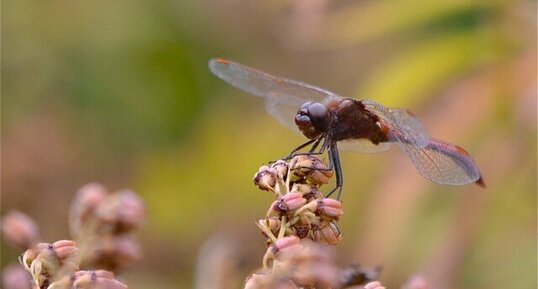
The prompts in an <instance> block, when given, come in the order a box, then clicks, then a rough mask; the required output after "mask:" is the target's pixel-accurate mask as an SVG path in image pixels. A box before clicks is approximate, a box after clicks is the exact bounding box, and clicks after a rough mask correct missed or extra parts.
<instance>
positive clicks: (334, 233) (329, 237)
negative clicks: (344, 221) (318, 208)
mask: <svg viewBox="0 0 538 289" xmlns="http://www.w3.org/2000/svg"><path fill="white" fill-rule="evenodd" d="M341 240H342V234H341V233H340V230H339V229H338V227H337V226H336V224H335V223H334V222H328V223H326V224H324V225H322V226H321V228H320V229H318V230H316V231H314V241H318V242H324V243H327V244H329V245H336V244H338V242H340V241H341Z"/></svg>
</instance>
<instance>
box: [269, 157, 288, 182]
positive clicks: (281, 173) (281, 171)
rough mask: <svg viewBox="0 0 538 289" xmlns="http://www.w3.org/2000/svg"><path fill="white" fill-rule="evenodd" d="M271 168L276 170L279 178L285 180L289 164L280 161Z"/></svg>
mask: <svg viewBox="0 0 538 289" xmlns="http://www.w3.org/2000/svg"><path fill="white" fill-rule="evenodd" d="M271 168H273V169H275V171H276V173H277V176H278V177H279V178H281V179H285V178H286V176H287V174H288V163H287V162H285V161H283V160H278V161H276V162H275V163H274V164H272V165H271Z"/></svg>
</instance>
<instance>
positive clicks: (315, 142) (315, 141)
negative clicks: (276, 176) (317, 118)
mask: <svg viewBox="0 0 538 289" xmlns="http://www.w3.org/2000/svg"><path fill="white" fill-rule="evenodd" d="M324 139H325V137H323V136H321V137H318V138H316V139H312V140H309V141H307V142H305V143H304V144H302V145H300V146H298V147H296V148H295V149H294V150H293V151H291V153H290V154H289V155H288V156H287V157H285V158H284V160H290V159H292V158H294V157H296V156H301V155H307V156H309V155H321V154H323V152H324V151H325V148H324V147H325V142H323V145H322V147H321V149H320V150H319V151H318V152H314V151H315V150H316V148H317V147H318V145H319V144H320V142H321V140H324ZM312 143H314V144H313V145H312V147H311V148H310V150H309V151H308V152H304V153H297V151H299V150H301V149H303V148H305V147H307V146H309V145H310V144H312Z"/></svg>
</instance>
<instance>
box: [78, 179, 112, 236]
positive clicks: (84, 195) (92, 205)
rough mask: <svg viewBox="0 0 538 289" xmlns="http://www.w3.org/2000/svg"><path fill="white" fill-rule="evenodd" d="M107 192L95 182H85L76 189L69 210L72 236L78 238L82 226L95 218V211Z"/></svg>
mask: <svg viewBox="0 0 538 289" xmlns="http://www.w3.org/2000/svg"><path fill="white" fill-rule="evenodd" d="M107 194H108V192H107V191H106V189H105V187H103V186H102V185H100V184H97V183H91V184H87V185H85V186H83V187H82V188H80V190H78V192H77V194H76V195H75V198H74V199H73V201H72V202H71V209H70V212H69V229H70V231H71V235H72V236H73V237H75V238H78V237H79V234H80V231H81V230H82V227H84V226H85V225H87V223H88V222H89V221H90V220H93V219H94V218H95V211H96V210H97V208H98V207H99V205H100V204H101V203H102V202H103V200H104V199H105V197H106V196H107Z"/></svg>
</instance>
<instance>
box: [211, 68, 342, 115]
mask: <svg viewBox="0 0 538 289" xmlns="http://www.w3.org/2000/svg"><path fill="white" fill-rule="evenodd" d="M209 69H210V70H211V72H213V74H215V75H216V76H218V77H219V78H221V79H222V80H224V81H226V82H228V83H229V84H231V85H232V86H234V87H236V88H238V89H240V90H243V91H246V92H248V93H250V94H253V95H256V96H259V97H263V98H266V99H271V101H272V103H277V104H283V103H287V104H289V105H291V106H295V110H296V111H297V109H299V107H300V106H301V105H302V104H303V103H305V102H307V101H312V102H320V103H326V102H327V101H329V100H330V99H331V98H333V97H339V96H338V95H336V94H334V93H332V92H330V91H328V90H325V89H323V88H320V87H317V86H314V85H311V84H308V83H304V82H300V81H295V80H291V79H286V78H281V77H277V76H273V75H270V74H268V73H265V72H262V71H259V70H256V69H254V68H250V67H248V66H245V65H242V64H239V63H236V62H233V61H230V60H226V59H222V58H215V59H211V60H210V61H209Z"/></svg>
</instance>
